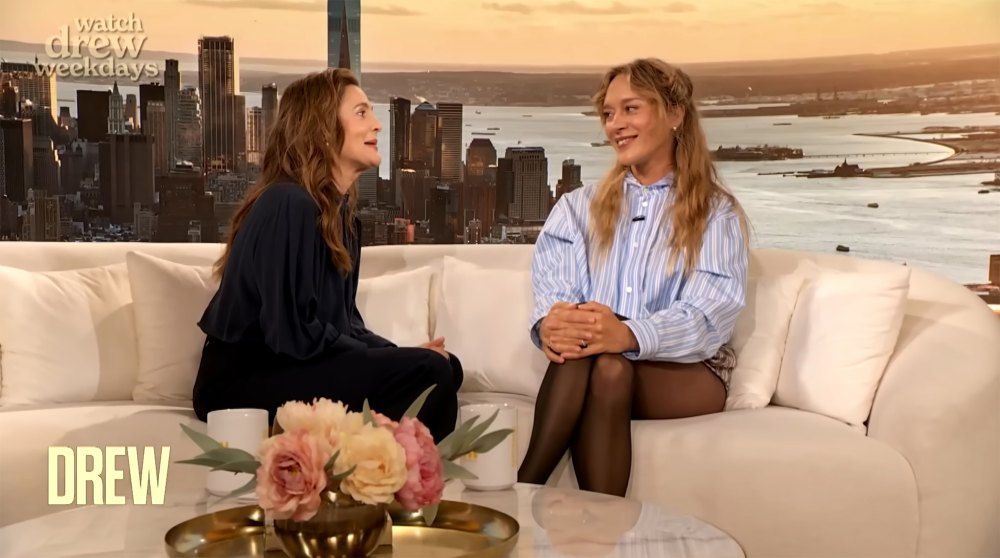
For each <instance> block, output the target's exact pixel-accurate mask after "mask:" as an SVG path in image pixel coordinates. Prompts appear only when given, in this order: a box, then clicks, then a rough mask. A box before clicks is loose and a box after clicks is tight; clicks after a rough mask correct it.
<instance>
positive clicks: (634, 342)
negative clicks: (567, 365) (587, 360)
mask: <svg viewBox="0 0 1000 558" xmlns="http://www.w3.org/2000/svg"><path fill="white" fill-rule="evenodd" d="M579 311H581V312H586V313H588V314H590V315H591V316H592V317H593V318H594V320H593V322H592V323H590V324H586V325H584V326H582V327H583V329H584V331H585V332H586V333H588V334H590V337H589V338H588V339H589V340H588V341H587V342H586V346H583V347H580V348H579V351H578V353H576V354H574V355H573V356H575V357H576V358H581V357H588V356H594V355H599V354H603V353H611V354H621V353H624V352H627V351H635V350H638V349H639V340H638V339H636V337H635V334H634V333H632V329H631V328H630V327H628V326H627V325H625V322H623V321H621V320H620V319H618V316H616V315H615V312H614V311H613V310H612V309H611V308H609V307H608V306H606V305H604V304H601V303H599V302H587V303H585V304H581V305H580V310H579ZM564 356H566V355H564Z"/></svg>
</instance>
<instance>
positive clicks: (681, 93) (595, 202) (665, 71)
mask: <svg viewBox="0 0 1000 558" xmlns="http://www.w3.org/2000/svg"><path fill="white" fill-rule="evenodd" d="M618 76H623V77H626V78H628V80H629V84H630V86H631V87H632V90H633V91H635V92H636V93H637V94H638V95H641V96H643V97H645V98H646V99H647V100H648V101H650V102H651V103H652V104H653V105H654V106H656V107H657V110H658V112H659V113H660V116H661V117H662V118H667V116H668V114H669V113H670V112H671V111H673V110H676V109H680V110H682V111H683V114H684V119H683V121H682V122H681V124H680V125H679V126H678V127H677V129H676V131H675V132H674V134H675V141H674V142H673V150H674V152H673V160H674V186H673V188H674V199H673V203H671V204H670V205H668V206H667V210H666V211H667V212H668V213H669V216H668V217H669V219H670V222H671V224H672V229H671V233H670V236H669V238H668V240H667V243H668V248H669V249H670V259H669V263H668V269H674V267H675V266H676V265H677V258H678V257H683V258H684V273H685V275H687V274H689V273H691V271H692V270H693V269H694V266H695V264H696V263H697V262H698V258H699V256H700V254H701V244H702V237H703V236H704V234H705V225H706V223H707V222H708V218H709V215H710V214H711V211H712V204H713V202H714V201H716V199H717V198H718V197H719V196H721V197H723V198H725V199H726V200H728V202H729V203H730V204H732V207H733V209H734V211H736V212H737V214H738V215H739V218H740V226H741V229H742V231H743V240H744V242H747V243H749V233H748V223H747V217H746V213H745V212H744V211H743V208H742V207H741V206H740V204H739V202H738V201H737V200H736V197H735V196H733V194H732V193H730V192H729V191H728V190H727V189H726V188H725V187H724V186H723V185H722V181H721V180H720V179H719V175H718V172H717V171H716V169H715V165H714V164H713V163H712V155H711V153H710V152H709V150H708V144H707V142H706V140H705V132H704V130H702V127H701V121H700V119H699V116H698V110H697V108H696V107H695V104H694V99H693V95H694V85H693V84H692V83H691V78H690V77H689V76H688V75H687V74H686V73H685V72H684V71H682V70H680V69H679V68H676V67H674V66H672V65H670V64H668V63H666V62H664V61H662V60H659V59H655V58H643V59H638V60H633V61H632V62H629V63H628V64H622V65H620V66H615V67H614V68H611V69H610V70H608V72H607V73H605V75H604V78H603V80H602V82H601V86H600V89H599V90H598V91H597V93H596V94H595V95H594V97H593V103H594V107H595V108H596V109H597V112H598V114H600V115H601V124H602V125H603V124H605V123H606V120H607V118H606V116H605V113H604V101H605V98H606V97H607V93H608V87H609V86H610V85H611V82H612V81H613V80H614V79H615V78H617V77H618ZM664 156H665V154H664ZM628 170H629V169H628V168H627V167H625V166H623V165H621V164H620V163H615V165H614V166H613V167H612V168H611V170H610V171H609V172H608V174H607V175H606V176H605V177H604V179H603V180H602V181H601V182H600V184H599V185H598V186H597V192H596V194H595V195H594V197H593V199H592V200H591V206H590V215H591V227H590V237H591V244H592V245H596V250H595V251H594V255H595V259H596V260H601V259H603V258H605V257H606V256H607V253H608V251H609V249H610V247H611V244H612V242H613V241H614V235H615V229H616V227H617V225H618V221H619V219H621V217H622V198H623V193H622V181H623V180H625V175H626V173H627V172H628Z"/></svg>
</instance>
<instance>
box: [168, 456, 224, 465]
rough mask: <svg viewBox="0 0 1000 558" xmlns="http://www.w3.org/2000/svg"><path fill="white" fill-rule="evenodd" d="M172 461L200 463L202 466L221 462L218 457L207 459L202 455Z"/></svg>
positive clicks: (190, 463)
mask: <svg viewBox="0 0 1000 558" xmlns="http://www.w3.org/2000/svg"><path fill="white" fill-rule="evenodd" d="M174 463H183V464H186V465H202V466H204V467H215V466H216V465H219V464H221V463H223V462H222V461H219V460H218V459H207V458H204V457H195V458H192V459H182V460H180V461H174Z"/></svg>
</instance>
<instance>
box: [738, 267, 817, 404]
mask: <svg viewBox="0 0 1000 558" xmlns="http://www.w3.org/2000/svg"><path fill="white" fill-rule="evenodd" d="M804 279H805V277H804V275H803V274H801V273H790V274H782V275H762V276H760V277H754V278H751V279H750V280H749V281H747V305H746V307H745V308H744V309H743V312H742V313H741V314H740V317H739V319H738V320H737V321H736V330H735V332H734V333H733V339H732V341H731V344H732V347H733V350H734V351H735V352H736V368H735V369H734V370H733V376H732V379H731V380H730V384H729V395H728V396H727V397H726V410H727V411H736V410H742V409H762V408H764V407H767V406H768V405H769V404H770V403H771V398H772V397H773V396H774V390H775V389H776V388H777V386H778V374H779V373H780V372H781V360H782V357H784V354H785V341H786V339H787V337H788V324H789V322H790V321H791V319H792V312H793V311H794V310H795V303H796V301H797V300H798V297H799V290H800V289H801V288H802V282H803V281H804Z"/></svg>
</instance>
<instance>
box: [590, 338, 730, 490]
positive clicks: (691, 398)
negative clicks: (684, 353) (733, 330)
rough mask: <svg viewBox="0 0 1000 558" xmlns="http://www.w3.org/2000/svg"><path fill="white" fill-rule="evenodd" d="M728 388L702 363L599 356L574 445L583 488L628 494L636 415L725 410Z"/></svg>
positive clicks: (677, 415)
mask: <svg viewBox="0 0 1000 558" xmlns="http://www.w3.org/2000/svg"><path fill="white" fill-rule="evenodd" d="M725 402H726V388H725V386H724V385H723V383H722V380H720V379H719V377H718V376H716V375H715V374H714V373H712V371H711V370H709V369H708V367H706V366H705V365H704V364H702V363H692V364H681V363H674V362H658V361H657V362H654V361H640V362H632V361H629V360H628V359H626V358H625V357H623V356H621V355H613V354H603V355H600V356H598V357H597V358H596V359H595V362H594V366H593V369H592V370H591V373H590V382H589V384H588V387H587V390H586V400H585V402H584V405H583V412H582V415H581V417H580V423H579V428H578V429H577V430H576V433H575V437H574V439H573V445H572V456H573V467H574V470H575V471H576V477H577V482H578V483H579V485H580V489H581V490H589V491H593V492H602V493H605V494H613V495H616V496H624V495H625V492H626V490H627V489H628V482H629V477H630V476H631V470H632V423H631V421H632V419H652V420H660V419H673V418H683V417H692V416H698V415H704V414H709V413H716V412H720V411H722V409H723V407H724V406H725Z"/></svg>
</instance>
